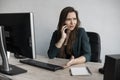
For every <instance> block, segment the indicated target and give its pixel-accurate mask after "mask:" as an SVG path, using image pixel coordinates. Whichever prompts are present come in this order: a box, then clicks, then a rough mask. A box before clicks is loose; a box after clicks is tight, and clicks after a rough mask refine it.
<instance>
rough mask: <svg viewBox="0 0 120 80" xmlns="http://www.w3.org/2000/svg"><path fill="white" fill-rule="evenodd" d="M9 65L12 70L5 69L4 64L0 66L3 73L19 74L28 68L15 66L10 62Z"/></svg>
mask: <svg viewBox="0 0 120 80" xmlns="http://www.w3.org/2000/svg"><path fill="white" fill-rule="evenodd" d="M9 67H10V70H9V71H6V70H4V69H3V66H0V72H1V73H3V74H7V75H17V74H21V73H25V72H27V70H24V69H22V68H19V67H17V66H15V65H11V64H9Z"/></svg>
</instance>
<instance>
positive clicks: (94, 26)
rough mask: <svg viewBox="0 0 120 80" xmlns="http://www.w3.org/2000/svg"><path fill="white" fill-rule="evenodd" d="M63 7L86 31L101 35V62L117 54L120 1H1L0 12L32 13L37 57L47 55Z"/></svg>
mask: <svg viewBox="0 0 120 80" xmlns="http://www.w3.org/2000/svg"><path fill="white" fill-rule="evenodd" d="M66 6H73V7H74V8H75V9H77V10H78V12H79V18H80V20H81V22H82V25H81V26H82V27H84V28H85V30H86V31H93V32H97V33H99V34H100V37H101V59H102V61H103V62H104V58H105V55H106V54H120V0H0V13H10V12H32V13H33V14H34V27H35V41H36V54H40V55H44V56H47V50H48V47H49V43H50V40H51V36H52V32H53V31H54V30H55V29H56V27H57V23H58V18H59V14H60V11H61V10H62V9H63V8H64V7H66Z"/></svg>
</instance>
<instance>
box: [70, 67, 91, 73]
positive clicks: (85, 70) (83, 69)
mask: <svg viewBox="0 0 120 80" xmlns="http://www.w3.org/2000/svg"><path fill="white" fill-rule="evenodd" d="M70 70H71V74H72V75H91V72H90V71H89V70H88V67H72V68H70Z"/></svg>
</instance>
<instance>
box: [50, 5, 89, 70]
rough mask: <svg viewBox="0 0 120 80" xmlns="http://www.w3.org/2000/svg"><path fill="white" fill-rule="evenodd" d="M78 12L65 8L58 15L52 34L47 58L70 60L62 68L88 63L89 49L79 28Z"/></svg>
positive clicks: (85, 38)
mask: <svg viewBox="0 0 120 80" xmlns="http://www.w3.org/2000/svg"><path fill="white" fill-rule="evenodd" d="M79 26H80V20H79V18H78V12H77V11H76V10H75V9H74V8H73V7H65V8H64V9H63V10H62V11H61V14H60V18H59V22H58V27H57V30H56V31H55V32H54V33H53V36H52V39H51V42H50V46H49V49H48V57H49V58H51V59H52V58H54V57H60V58H66V59H70V60H69V62H67V63H66V64H65V65H64V66H63V67H64V68H66V67H69V66H71V65H75V64H80V63H84V62H86V61H90V58H91V48H90V44H89V38H88V36H87V34H86V32H85V30H84V28H81V27H79Z"/></svg>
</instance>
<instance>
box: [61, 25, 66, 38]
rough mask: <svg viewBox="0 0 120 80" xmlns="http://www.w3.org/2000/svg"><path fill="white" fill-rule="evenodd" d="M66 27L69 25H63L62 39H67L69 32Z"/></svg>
mask: <svg viewBox="0 0 120 80" xmlns="http://www.w3.org/2000/svg"><path fill="white" fill-rule="evenodd" d="M66 29H67V26H66V25H65V26H63V27H62V29H61V34H62V36H61V38H62V39H66V36H67V34H66V33H65V30H66Z"/></svg>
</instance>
